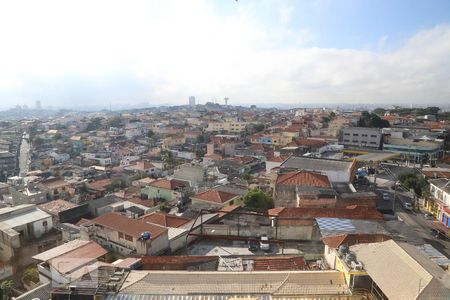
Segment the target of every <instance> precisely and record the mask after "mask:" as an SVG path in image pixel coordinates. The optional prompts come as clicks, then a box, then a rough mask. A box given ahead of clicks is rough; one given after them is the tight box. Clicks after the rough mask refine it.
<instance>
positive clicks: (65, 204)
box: [39, 199, 78, 215]
mask: <svg viewBox="0 0 450 300" xmlns="http://www.w3.org/2000/svg"><path fill="white" fill-rule="evenodd" d="M77 206H78V205H76V204H74V203H72V202H69V201H65V200H61V199H58V200H53V201H50V202H47V203H44V204H40V205H39V208H40V209H42V210H43V211H46V212H48V213H49V214H52V215H57V214H58V213H60V212H62V211H65V210H68V209H71V208H74V207H77Z"/></svg>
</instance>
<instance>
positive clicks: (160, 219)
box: [139, 212, 191, 227]
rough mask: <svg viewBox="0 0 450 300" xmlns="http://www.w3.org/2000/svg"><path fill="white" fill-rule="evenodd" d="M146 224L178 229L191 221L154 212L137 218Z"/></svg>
mask: <svg viewBox="0 0 450 300" xmlns="http://www.w3.org/2000/svg"><path fill="white" fill-rule="evenodd" d="M139 220H143V221H145V222H148V223H152V224H158V225H161V226H164V227H180V226H181V225H184V224H186V223H188V222H189V221H191V220H190V219H188V218H183V217H178V216H174V215H169V214H165V213H161V212H154V213H151V214H148V215H145V216H142V217H140V218H139Z"/></svg>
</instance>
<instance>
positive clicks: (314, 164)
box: [281, 156, 353, 172]
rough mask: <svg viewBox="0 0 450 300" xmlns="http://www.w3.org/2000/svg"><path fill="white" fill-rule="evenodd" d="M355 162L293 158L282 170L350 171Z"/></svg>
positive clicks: (286, 162) (283, 164)
mask: <svg viewBox="0 0 450 300" xmlns="http://www.w3.org/2000/svg"><path fill="white" fill-rule="evenodd" d="M352 166H353V161H346V160H334V159H323V158H315V157H305V156H291V157H289V158H288V159H287V160H286V161H284V162H283V163H282V164H281V167H282V168H286V169H298V170H307V171H345V172H346V171H349V170H350V169H351V168H352Z"/></svg>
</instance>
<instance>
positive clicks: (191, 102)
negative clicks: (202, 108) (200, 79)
mask: <svg viewBox="0 0 450 300" xmlns="http://www.w3.org/2000/svg"><path fill="white" fill-rule="evenodd" d="M189 106H195V97H194V96H189Z"/></svg>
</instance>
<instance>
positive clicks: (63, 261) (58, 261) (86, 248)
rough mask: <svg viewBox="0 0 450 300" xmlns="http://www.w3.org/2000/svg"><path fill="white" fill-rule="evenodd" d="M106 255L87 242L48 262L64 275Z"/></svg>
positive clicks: (96, 246) (95, 244) (100, 247)
mask: <svg viewBox="0 0 450 300" xmlns="http://www.w3.org/2000/svg"><path fill="white" fill-rule="evenodd" d="M106 253H108V251H106V250H105V249H104V248H103V247H102V246H100V245H99V244H97V243H96V242H93V241H91V242H89V243H87V244H86V245H83V246H81V247H79V248H77V249H74V250H72V251H70V252H67V253H64V254H63V255H60V256H57V257H55V258H53V259H51V260H50V261H48V262H49V263H50V264H51V265H52V266H53V267H54V268H55V269H56V270H58V271H59V272H60V273H62V274H65V273H68V272H71V271H74V270H76V269H78V268H79V267H81V266H83V265H85V264H87V263H89V262H92V261H95V260H97V259H98V258H99V257H101V256H103V255H105V254H106Z"/></svg>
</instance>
